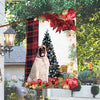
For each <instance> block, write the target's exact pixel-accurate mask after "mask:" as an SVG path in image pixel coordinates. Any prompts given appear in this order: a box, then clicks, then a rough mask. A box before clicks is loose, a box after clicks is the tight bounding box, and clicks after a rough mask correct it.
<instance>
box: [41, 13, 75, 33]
mask: <svg viewBox="0 0 100 100" xmlns="http://www.w3.org/2000/svg"><path fill="white" fill-rule="evenodd" d="M43 16H44V17H45V18H46V20H48V19H49V20H50V26H51V27H53V30H54V29H55V28H57V29H56V32H59V33H61V30H62V31H65V30H73V31H76V26H75V22H74V20H66V21H64V20H62V19H60V18H59V17H58V14H56V13H54V14H45V15H43Z"/></svg>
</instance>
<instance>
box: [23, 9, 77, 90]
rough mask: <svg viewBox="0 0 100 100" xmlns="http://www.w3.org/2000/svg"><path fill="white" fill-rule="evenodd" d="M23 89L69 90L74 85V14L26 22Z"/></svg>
mask: <svg viewBox="0 0 100 100" xmlns="http://www.w3.org/2000/svg"><path fill="white" fill-rule="evenodd" d="M26 37H27V54H26V65H25V86H26V87H29V88H33V89H36V88H38V89H43V88H63V89H73V88H75V87H77V85H78V66H77V55H76V11H75V10H74V9H67V10H63V11H62V13H61V14H60V15H58V14H56V13H53V14H45V15H42V16H40V17H38V18H31V19H28V20H27V34H26Z"/></svg>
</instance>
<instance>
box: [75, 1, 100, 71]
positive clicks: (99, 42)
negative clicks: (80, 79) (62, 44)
mask: <svg viewBox="0 0 100 100" xmlns="http://www.w3.org/2000/svg"><path fill="white" fill-rule="evenodd" d="M99 2H100V1H98V3H99ZM84 11H85V12H82V13H81V12H80V11H79V10H77V58H78V68H79V72H80V71H81V70H84V69H85V68H86V66H88V63H89V61H90V60H91V61H92V64H93V70H94V71H95V70H97V66H100V60H99V57H100V50H99V49H100V39H99V38H100V34H99V33H100V29H99V26H100V23H99V22H100V17H99V16H100V8H98V5H95V6H93V5H92V6H89V8H88V9H84ZM99 69H100V68H99Z"/></svg>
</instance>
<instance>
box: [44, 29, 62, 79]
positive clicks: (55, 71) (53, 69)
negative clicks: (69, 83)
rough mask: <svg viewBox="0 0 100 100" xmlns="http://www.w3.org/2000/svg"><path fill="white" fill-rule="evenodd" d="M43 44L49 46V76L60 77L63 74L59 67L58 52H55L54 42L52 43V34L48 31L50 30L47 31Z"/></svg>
mask: <svg viewBox="0 0 100 100" xmlns="http://www.w3.org/2000/svg"><path fill="white" fill-rule="evenodd" d="M42 44H43V45H45V46H46V47H47V57H48V59H49V62H50V67H49V77H55V76H57V77H59V76H60V75H61V74H60V69H59V65H58V62H57V58H56V54H55V52H54V49H53V44H52V41H51V38H50V35H49V33H48V30H47V31H46V33H45V36H44V39H43V41H42Z"/></svg>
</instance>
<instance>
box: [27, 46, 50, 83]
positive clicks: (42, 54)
mask: <svg viewBox="0 0 100 100" xmlns="http://www.w3.org/2000/svg"><path fill="white" fill-rule="evenodd" d="M48 75H49V60H48V58H47V50H46V46H44V45H42V46H39V47H38V51H37V57H36V58H35V61H34V63H33V65H32V68H31V72H30V74H29V76H28V79H27V82H31V81H33V80H34V81H37V79H41V80H42V81H47V82H48Z"/></svg>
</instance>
